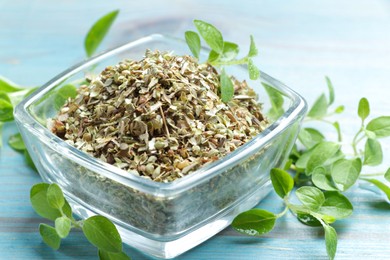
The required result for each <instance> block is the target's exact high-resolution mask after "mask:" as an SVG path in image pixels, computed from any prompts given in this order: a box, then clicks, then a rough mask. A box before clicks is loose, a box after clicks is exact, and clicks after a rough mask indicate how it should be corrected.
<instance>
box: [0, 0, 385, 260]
mask: <svg viewBox="0 0 390 260" xmlns="http://www.w3.org/2000/svg"><path fill="white" fill-rule="evenodd" d="M209 2H211V3H209ZM117 8H120V9H121V14H120V16H119V19H118V21H117V22H116V23H115V25H114V27H113V30H112V31H111V32H110V35H109V37H108V38H107V40H106V41H105V43H104V47H103V48H107V47H113V46H116V45H120V44H122V43H125V42H127V41H129V40H132V39H135V38H138V37H140V36H143V35H147V34H150V33H164V34H170V35H176V36H180V37H181V36H182V34H183V32H184V31H185V30H186V29H188V28H190V26H191V20H192V19H194V18H200V19H205V20H208V21H210V22H212V23H213V24H215V25H217V27H219V28H220V29H221V30H222V31H223V32H224V35H226V38H227V39H231V40H233V39H234V40H235V41H237V42H239V43H241V44H243V45H245V46H248V44H249V41H248V39H249V37H248V35H249V34H253V35H254V36H255V39H256V41H257V43H258V47H259V49H260V56H259V58H257V59H256V63H257V64H259V66H260V67H261V69H262V70H264V71H266V72H267V73H269V74H270V75H272V76H275V77H276V78H278V79H281V80H282V81H283V82H285V83H286V84H287V85H289V86H291V87H293V88H294V89H296V90H297V91H298V92H300V93H302V94H303V95H304V96H305V98H306V99H307V100H308V101H309V103H312V102H313V101H314V99H315V97H316V96H318V95H319V94H320V93H321V92H323V91H326V85H325V82H324V80H323V78H324V75H328V76H330V77H331V79H332V80H333V82H334V85H335V87H336V92H337V93H336V95H337V101H336V103H338V104H344V105H345V106H346V112H345V114H344V115H343V116H340V117H339V118H338V119H339V121H340V123H341V124H342V126H344V127H343V130H344V131H345V132H346V133H347V134H353V133H354V132H355V131H356V130H355V129H357V127H358V126H359V121H358V120H357V119H356V116H355V114H356V113H355V111H356V107H357V102H358V100H359V98H360V97H362V96H366V97H367V98H368V99H369V100H370V101H371V108H372V111H373V114H374V115H381V114H388V115H389V114H390V102H389V101H388V99H389V96H390V91H389V78H390V77H389V76H390V2H389V1H384V0H383V1H380V0H372V1H363V0H355V1H348V0H338V1H335V0H326V1H325V0H321V1H309V0H300V1H298V0H293V1H282V0H276V1H275V0H273V1H271V0H268V1H264V0H262V1H235V2H233V1H232V2H228V1H206V0H202V1H190V0H186V1H179V0H176V1H157V0H145V1H120V0H112V1H99V2H98V1H92V0H83V1H76V0H67V1H65V0H64V1H50V0H31V1H23V0H0V10H1V15H0V75H3V76H6V77H8V78H10V79H13V80H14V81H16V82H17V83H19V84H23V85H28V86H36V85H41V84H43V83H45V82H46V81H47V80H49V79H50V78H52V77H53V76H55V75H56V74H57V73H59V72H61V71H62V70H64V69H66V68H67V67H69V66H70V65H72V64H74V63H75V62H78V61H79V60H81V59H83V57H84V53H83V49H82V44H83V37H84V35H85V33H86V31H87V30H88V28H89V26H90V25H91V24H92V23H93V21H94V20H96V19H97V17H99V16H101V15H102V14H104V13H106V12H107V11H109V10H113V9H117ZM243 52H245V50H244V49H243ZM15 131H16V128H15V126H14V125H12V124H9V125H6V127H5V129H4V136H3V138H4V139H3V140H7V138H8V136H9V135H10V134H12V133H14V132H15ZM329 135H330V136H332V135H333V134H332V132H329ZM349 141H350V140H349V139H348V138H347V139H346V140H345V142H346V143H348V142H349ZM383 143H384V150H385V153H386V152H387V153H388V154H389V153H390V149H389V145H390V141H389V140H384V142H383ZM384 164H385V165H387V166H389V165H390V157H389V156H388V155H387V156H386V157H385V163H384ZM366 171H367V172H370V171H374V169H369V168H368V169H366ZM39 181H40V178H39V176H38V175H37V174H36V173H34V172H33V171H31V170H30V169H29V168H27V167H26V166H25V164H24V161H23V158H22V157H21V156H20V155H19V154H17V153H16V152H14V151H13V150H11V149H10V147H9V146H8V145H5V147H4V148H3V149H2V150H1V152H0V259H97V258H96V250H95V249H94V248H93V247H92V246H90V245H89V243H88V242H87V241H86V239H85V238H83V235H82V233H80V232H75V233H73V234H72V235H70V237H69V238H67V239H66V240H65V241H64V242H63V244H62V246H61V249H60V250H59V251H58V252H54V251H52V250H51V249H49V248H48V247H47V246H46V245H44V244H43V242H42V241H41V239H40V237H39V234H38V231H37V228H38V224H39V223H40V222H41V221H42V219H41V218H39V217H38V216H37V215H36V214H35V213H34V212H33V210H32V208H31V206H30V203H29V190H30V187H31V185H32V184H34V183H37V182H39ZM348 196H349V198H350V199H351V201H352V202H353V204H354V207H355V210H354V213H353V215H352V216H351V217H350V218H349V219H346V220H342V221H339V222H337V223H336V224H335V225H334V227H335V228H336V229H337V231H338V234H339V247H338V253H337V259H376V260H378V259H390V247H389V242H390V206H389V204H388V203H387V202H385V201H384V199H383V197H381V196H379V195H377V194H374V193H370V192H368V191H365V190H363V189H361V188H359V187H356V188H354V189H353V190H352V191H350V192H349V193H348ZM278 201H279V200H278V198H277V197H276V195H274V194H271V195H270V196H269V197H267V199H266V200H265V201H264V202H263V203H261V205H260V206H261V207H264V208H266V209H269V210H271V211H273V212H280V211H281V204H280V203H279V202H278ZM126 252H128V253H129V255H131V256H132V259H150V257H147V256H145V255H144V254H142V253H140V252H137V251H136V250H134V249H131V248H130V247H126ZM178 259H326V252H325V246H324V241H323V232H322V231H321V229H317V228H310V227H306V226H303V225H301V224H300V223H299V222H297V221H296V220H295V219H294V217H293V216H292V215H291V214H288V215H287V217H285V218H283V219H280V220H278V223H277V227H276V229H275V230H274V231H273V232H272V233H270V234H267V235H266V236H264V237H261V238H250V237H245V236H242V235H239V234H237V233H235V232H234V231H233V230H232V229H230V228H227V229H226V230H224V231H223V232H221V233H220V234H218V235H216V236H215V237H213V238H212V239H210V240H208V241H207V242H205V243H203V244H202V245H200V246H198V247H196V248H194V249H193V250H191V251H189V252H187V253H185V254H183V255H182V256H180V257H179V258H178Z"/></svg>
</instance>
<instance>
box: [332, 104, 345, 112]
mask: <svg viewBox="0 0 390 260" xmlns="http://www.w3.org/2000/svg"><path fill="white" fill-rule="evenodd" d="M344 109H345V106H343V105H341V106H338V107H336V109H335V110H334V112H335V113H336V114H341V113H343V112H344Z"/></svg>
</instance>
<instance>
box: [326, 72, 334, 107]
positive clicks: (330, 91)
mask: <svg viewBox="0 0 390 260" xmlns="http://www.w3.org/2000/svg"><path fill="white" fill-rule="evenodd" d="M325 80H326V85H328V90H329V106H330V105H332V104H333V102H334V96H335V95H334V87H333V84H332V82H331V81H330V79H329V77H328V76H325Z"/></svg>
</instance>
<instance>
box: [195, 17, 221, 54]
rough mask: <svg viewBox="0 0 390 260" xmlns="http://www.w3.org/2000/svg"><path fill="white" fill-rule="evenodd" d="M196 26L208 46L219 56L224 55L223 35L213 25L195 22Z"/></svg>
mask: <svg viewBox="0 0 390 260" xmlns="http://www.w3.org/2000/svg"><path fill="white" fill-rule="evenodd" d="M194 24H195V27H196V29H197V30H198V32H199V33H200V35H201V36H202V38H203V39H204V40H205V42H206V43H207V45H209V46H210V48H211V49H212V50H214V51H215V52H217V53H218V54H222V53H223V37H222V33H221V32H220V31H219V30H218V29H217V28H215V27H214V26H213V25H211V24H209V23H206V22H204V21H201V20H194Z"/></svg>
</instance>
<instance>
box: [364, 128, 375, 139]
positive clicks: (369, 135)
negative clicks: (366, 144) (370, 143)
mask: <svg viewBox="0 0 390 260" xmlns="http://www.w3.org/2000/svg"><path fill="white" fill-rule="evenodd" d="M364 133H365V134H366V136H367V138H371V139H376V134H375V133H374V132H372V131H370V130H367V129H364Z"/></svg>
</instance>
